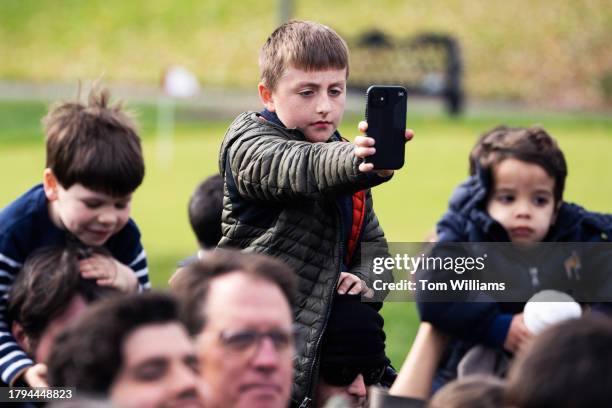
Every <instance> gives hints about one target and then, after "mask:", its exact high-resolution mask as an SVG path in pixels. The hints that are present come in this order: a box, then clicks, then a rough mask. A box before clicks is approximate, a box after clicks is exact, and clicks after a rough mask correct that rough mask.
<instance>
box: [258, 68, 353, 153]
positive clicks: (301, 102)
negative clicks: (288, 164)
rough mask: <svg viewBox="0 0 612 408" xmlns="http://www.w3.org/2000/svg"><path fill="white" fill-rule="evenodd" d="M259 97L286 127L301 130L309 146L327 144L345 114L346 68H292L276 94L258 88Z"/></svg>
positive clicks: (279, 85)
mask: <svg viewBox="0 0 612 408" xmlns="http://www.w3.org/2000/svg"><path fill="white" fill-rule="evenodd" d="M259 95H260V97H261V99H262V101H263V102H264V105H265V106H266V108H267V109H268V110H269V111H271V112H276V114H277V115H278V117H279V119H280V120H281V121H282V122H283V124H284V125H285V126H287V127H288V128H298V129H300V130H301V131H302V132H303V133H304V135H305V136H306V140H308V141H310V142H326V141H327V140H328V139H329V138H330V137H331V135H332V134H333V133H334V132H335V131H336V129H337V128H338V125H339V124H340V121H341V120H342V115H343V113H344V104H345V102H346V68H343V69H327V70H321V71H303V70H301V69H299V68H294V67H292V66H290V67H288V68H287V69H286V70H285V73H284V74H283V76H282V77H281V78H280V80H279V81H278V83H277V85H276V89H274V90H273V91H270V90H269V89H268V88H266V86H265V85H263V84H259Z"/></svg>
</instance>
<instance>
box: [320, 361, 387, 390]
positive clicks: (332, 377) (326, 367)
mask: <svg viewBox="0 0 612 408" xmlns="http://www.w3.org/2000/svg"><path fill="white" fill-rule="evenodd" d="M386 369H387V365H386V364H385V365H382V366H379V367H371V368H365V369H362V368H357V367H349V366H343V365H339V364H322V365H321V369H320V374H321V377H322V378H323V380H324V381H325V382H326V383H328V384H329V385H335V386H337V387H346V386H347V385H350V384H351V383H352V382H353V381H355V378H357V376H358V375H359V374H361V375H363V382H364V383H365V385H374V384H378V383H379V382H380V380H381V379H382V376H383V374H384V373H385V370H386Z"/></svg>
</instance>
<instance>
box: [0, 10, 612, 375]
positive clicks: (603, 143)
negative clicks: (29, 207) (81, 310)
mask: <svg viewBox="0 0 612 408" xmlns="http://www.w3.org/2000/svg"><path fill="white" fill-rule="evenodd" d="M288 16H290V17H293V18H299V19H308V20H315V21H318V22H321V23H324V24H327V25H329V26H331V27H332V28H334V29H335V30H336V31H338V32H339V33H340V34H341V35H342V36H343V37H345V39H346V40H347V41H348V42H349V44H350V47H351V50H353V51H354V52H353V56H352V59H351V72H352V73H353V72H354V73H355V81H356V80H357V78H358V77H359V75H360V74H359V72H360V70H361V72H364V71H366V72H368V73H369V74H370V75H372V76H371V77H368V78H366V81H372V82H382V81H383V80H385V78H386V79H387V80H390V81H404V80H405V81H414V83H411V84H408V85H416V86H415V91H414V92H413V93H412V94H410V95H409V101H408V126H409V127H411V128H413V129H414V130H415V132H416V138H415V140H414V141H413V142H411V143H410V144H409V145H407V148H406V165H405V168H404V169H402V170H401V171H399V172H398V173H397V174H396V176H395V177H394V179H393V181H392V182H390V183H387V184H385V185H383V186H380V187H377V188H376V189H375V191H374V199H375V208H376V212H377V214H378V216H379V218H380V220H381V223H382V226H383V228H384V229H385V232H386V234H387V237H388V239H389V240H390V241H396V242H416V241H422V240H424V238H425V236H426V235H427V234H428V233H429V232H430V231H431V230H432V229H433V227H434V225H435V222H436V220H437V219H438V218H439V217H440V216H441V214H442V213H443V212H444V210H445V208H446V202H447V200H448V198H449V196H450V194H451V192H452V190H453V188H454V187H455V186H456V185H457V184H458V183H459V182H460V181H461V180H463V179H464V178H465V177H466V175H467V156H468V152H469V150H470V149H471V147H472V145H473V143H474V142H475V140H476V138H477V137H478V135H480V134H481V133H483V132H484V131H486V130H488V129H490V128H492V127H494V126H497V125H499V124H508V125H517V126H529V125H533V124H540V125H543V126H544V127H545V128H546V129H547V130H548V131H549V132H550V133H551V134H552V135H553V136H554V137H556V138H557V139H558V141H559V142H560V145H561V147H562V149H563V150H564V152H565V154H566V156H567V160H568V165H569V169H570V172H569V179H568V182H567V187H566V199H567V200H569V201H576V202H579V203H580V204H582V205H584V206H586V207H587V208H589V209H592V210H597V211H603V212H610V208H611V204H612V187H611V183H610V180H612V118H611V115H610V113H611V112H612V47H611V46H610V44H612V7H610V2H609V0H582V1H571V0H555V1H553V0H541V1H532V0H531V1H530V0H514V1H511V2H508V1H502V0H489V1H484V0H482V1H481V0H474V1H469V2H466V1H459V0H439V1H435V2H424V1H397V0H380V1H376V2H374V1H366V0H351V1H340V0H325V1H324V0H309V1H301V0H293V1H287V0H285V1H280V0H258V1H253V0H242V1H229V0H216V1H211V0H199V1H191V0H182V1H171V0H147V1H145V0H131V1H129V2H126V1H118V0H106V1H87V2H84V1H76V0H62V1H51V0H36V1H34V0H22V1H10V0H0V207H4V206H5V205H6V204H8V203H9V202H11V201H12V200H14V199H15V198H16V197H17V196H18V195H20V194H21V193H23V192H24V191H25V190H26V189H28V188H29V187H31V186H32V185H34V184H36V183H39V182H40V181H41V174H42V170H43V168H44V140H43V134H42V129H41V125H40V120H41V118H42V117H43V116H44V114H45V113H46V111H47V109H48V107H49V103H50V102H51V101H53V100H57V99H69V98H74V97H75V95H76V93H77V88H78V82H79V81H80V82H81V83H82V84H83V89H84V91H83V92H82V93H85V92H86V89H87V88H88V87H89V86H90V84H91V82H92V81H93V80H96V79H101V80H102V81H103V83H104V84H106V85H107V86H109V87H110V89H111V92H112V94H113V95H114V96H115V97H117V98H120V99H123V100H124V101H125V102H126V103H127V105H128V107H130V108H131V109H132V111H134V112H135V114H136V115H137V117H138V119H139V121H140V123H141V136H142V138H143V141H144V148H145V158H146V165H147V175H146V178H145V181H144V183H143V185H142V187H141V188H140V189H139V190H138V191H137V192H136V194H135V196H134V203H133V218H134V219H135V220H136V222H137V223H138V224H139V226H140V227H141V230H142V233H143V242H144V244H145V247H146V248H147V252H148V255H149V261H150V273H151V277H152V280H153V284H154V286H155V287H158V288H162V287H165V286H166V282H167V279H168V277H169V276H170V274H171V272H172V271H173V270H174V266H175V265H176V262H177V261H178V260H179V259H181V258H183V257H186V256H188V255H190V254H192V253H193V252H194V251H195V249H196V241H195V238H194V237H193V234H192V233H191V230H190V227H189V223H188V219H187V202H188V200H189V197H190V195H191V192H192V191H193V189H194V188H195V186H196V184H197V183H198V182H199V181H200V180H202V179H203V178H205V177H207V176H209V175H210V174H212V173H213V172H216V171H218V166H217V155H218V149H219V144H220V141H221V138H222V137H223V135H224V133H225V129H226V128H227V126H228V125H229V123H230V122H231V120H232V118H233V117H234V116H235V115H236V114H237V113H239V112H241V111H243V110H259V109H260V108H261V107H260V103H259V101H258V98H257V93H256V85H257V82H258V79H259V73H258V67H257V54H258V50H259V48H260V47H261V45H262V44H263V43H264V42H265V40H266V38H267V36H268V35H269V34H270V33H271V32H272V31H273V29H274V28H275V27H276V26H277V25H278V24H279V23H280V22H281V21H282V20H283V19H285V18H287V17H288ZM375 31H376V32H379V33H383V34H384V39H385V41H386V42H385V44H387V46H390V47H391V49H392V50H393V52H394V53H395V54H393V56H392V57H391V58H390V59H389V56H388V55H387V56H386V57H383V56H380V54H376V52H377V51H373V50H368V49H366V53H365V54H364V51H363V47H364V42H363V39H364V34H367V33H372V32H375ZM423 33H430V34H432V33H433V34H435V35H437V36H442V37H443V38H452V39H453V41H454V43H455V44H456V45H457V47H458V48H457V49H458V50H459V54H458V56H459V65H458V66H455V68H456V71H458V72H459V76H458V78H459V80H460V84H459V85H460V89H461V95H462V101H463V102H464V104H463V105H462V109H461V113H460V114H458V115H449V114H448V106H445V103H444V97H445V95H446V94H445V92H446V91H444V87H443V78H444V76H445V75H446V73H447V69H448V67H449V64H450V63H451V62H452V61H450V60H449V59H448V58H447V56H446V54H443V53H441V51H440V49H439V48H436V47H433V48H427V47H425V48H424V49H423V48H420V49H416V50H415V48H414V47H413V45H414V43H413V42H410V41H411V39H414V38H418V37H419V36H420V35H422V34H423ZM436 38H437V37H436ZM383 45H384V44H383ZM366 48H367V47H366ZM383 48H384V47H383ZM417 48H418V47H417ZM431 50H433V51H431ZM368 52H373V53H374V54H368ZM432 54H433V56H431V55H432ZM372 55H379V57H376V58H375V57H372ZM441 55H442V56H441ZM384 58H388V59H384ZM372 61H383V62H382V63H381V64H379V65H378V66H372V65H367V64H368V63H371V62H372ZM417 61H422V63H421V62H419V63H418V64H417V63H416V62H417ZM431 61H434V62H431ZM440 61H441V62H440ZM440 64H441V65H440ZM450 65H452V64H450ZM177 66H180V67H182V68H183V70H185V71H187V72H190V73H191V75H193V76H190V74H187V75H186V76H183V77H182V78H183V81H182V82H181V83H182V84H183V85H184V84H185V83H188V84H191V85H194V86H192V87H189V86H187V88H188V89H187V91H188V92H184V93H183V95H182V97H181V98H174V97H172V96H170V95H169V94H168V92H164V90H163V89H162V87H161V85H162V77H163V75H164V73H168V72H169V69H170V68H171V67H177ZM389 66H392V68H393V69H392V70H391V71H392V73H391V74H389V75H391V77H390V78H391V79H389V77H385V75H387V74H388V72H387V74H385V73H384V72H383V71H384V70H385V67H387V71H388V67H389ZM416 71H419V75H412V74H414V73H415V72H416ZM377 75H378V76H377ZM393 75H397V76H396V77H393ZM185 78H187V79H185ZM394 78H395V79H394ZM441 78H442V79H441ZM377 79H380V80H381V81H377ZM179 82H180V81H179ZM166 84H167V81H166ZM357 85H358V84H357ZM185 86H186V85H185ZM355 88H356V89H355V90H354V91H352V92H351V94H350V95H349V100H348V107H347V113H346V115H345V119H344V121H343V124H342V126H341V128H340V131H341V132H342V134H343V135H344V136H345V137H347V138H349V139H351V138H353V137H354V136H355V135H356V134H357V123H358V121H359V120H361V119H362V118H363V109H364V98H363V93H362V92H361V88H360V87H359V86H355ZM417 88H418V89H417ZM417 91H418V92H417ZM423 94H426V96H423ZM427 95H429V96H427ZM436 95H437V96H436ZM383 313H384V315H385V318H386V326H385V327H386V330H387V334H388V347H389V352H390V355H391V358H392V360H393V362H394V363H395V365H396V366H399V365H401V362H402V360H403V357H404V355H405V353H406V351H407V350H408V348H409V345H410V343H411V341H412V338H413V336H414V330H415V327H416V325H417V324H418V319H417V318H416V314H415V311H414V305H412V304H406V303H396V304H391V303H390V304H387V305H385V307H384V309H383Z"/></svg>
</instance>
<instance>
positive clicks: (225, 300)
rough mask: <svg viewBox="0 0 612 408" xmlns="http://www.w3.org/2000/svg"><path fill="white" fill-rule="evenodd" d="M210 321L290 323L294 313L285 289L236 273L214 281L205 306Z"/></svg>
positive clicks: (244, 273) (249, 275)
mask: <svg viewBox="0 0 612 408" xmlns="http://www.w3.org/2000/svg"><path fill="white" fill-rule="evenodd" d="M204 308H205V309H206V315H207V322H209V323H210V322H212V321H213V320H216V321H220V320H231V321H265V320H268V321H272V320H274V321H278V322H285V320H287V316H288V320H289V324H290V323H291V322H290V321H291V311H290V307H289V304H288V302H287V299H286V298H285V296H284V294H283V292H282V290H281V289H280V288H279V287H278V285H276V284H275V283H273V282H270V281H268V280H265V279H263V278H259V277H256V276H253V275H251V274H248V273H246V272H244V271H235V272H230V273H227V274H224V275H222V276H219V277H217V278H215V279H213V280H212V281H211V283H210V287H209V292H208V295H207V300H206V304H205V305H204Z"/></svg>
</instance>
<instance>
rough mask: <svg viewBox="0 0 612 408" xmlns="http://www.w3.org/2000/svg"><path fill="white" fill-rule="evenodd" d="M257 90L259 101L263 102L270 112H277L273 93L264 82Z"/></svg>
mask: <svg viewBox="0 0 612 408" xmlns="http://www.w3.org/2000/svg"><path fill="white" fill-rule="evenodd" d="M257 90H258V91H259V99H261V102H263V104H264V106H265V107H266V109H267V110H269V111H270V112H274V111H275V110H276V108H275V106H274V98H273V97H272V91H271V90H270V88H268V87H267V86H266V85H265V84H264V83H263V82H260V83H259V85H257Z"/></svg>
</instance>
